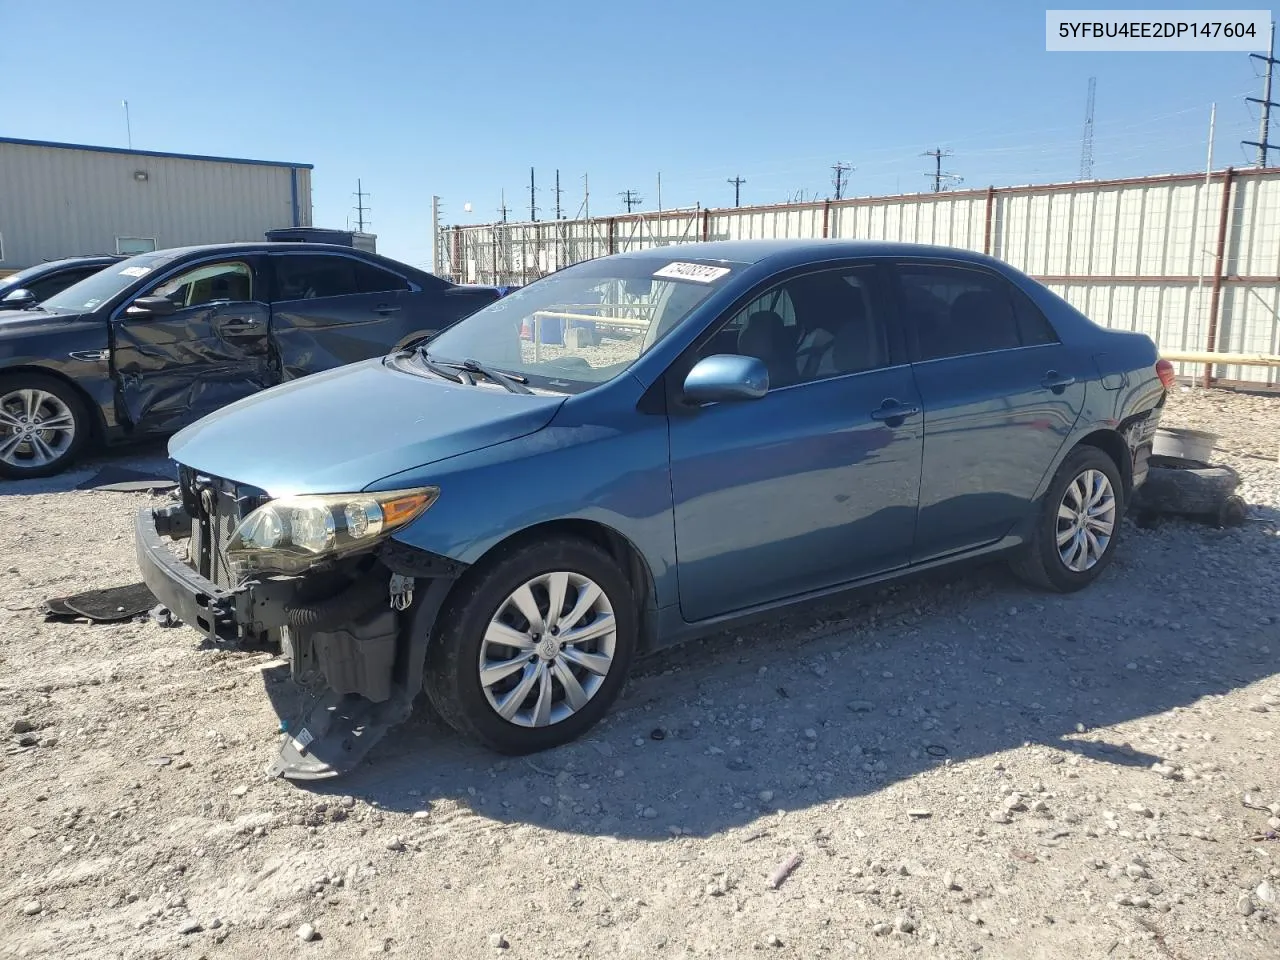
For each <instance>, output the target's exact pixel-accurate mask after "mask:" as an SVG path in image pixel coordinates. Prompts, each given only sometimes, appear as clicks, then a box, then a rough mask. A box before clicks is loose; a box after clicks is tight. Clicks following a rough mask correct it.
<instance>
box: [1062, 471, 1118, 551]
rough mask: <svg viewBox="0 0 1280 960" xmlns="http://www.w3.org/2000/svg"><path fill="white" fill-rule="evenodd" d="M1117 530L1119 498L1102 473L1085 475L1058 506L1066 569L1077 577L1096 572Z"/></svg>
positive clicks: (1076, 480) (1078, 478)
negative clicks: (1095, 568)
mask: <svg viewBox="0 0 1280 960" xmlns="http://www.w3.org/2000/svg"><path fill="white" fill-rule="evenodd" d="M1115 529H1116V495H1115V490H1114V489H1113V488H1112V486H1111V480H1110V479H1109V478H1108V477H1107V475H1106V474H1105V473H1103V472H1102V471H1101V470H1093V469H1090V470H1085V471H1083V472H1081V473H1080V474H1079V475H1078V476H1076V478H1075V479H1074V480H1073V481H1072V482H1071V483H1069V484H1067V488H1066V490H1065V491H1063V494H1062V501H1061V503H1059V504H1058V523H1057V544H1058V555H1059V556H1060V557H1061V558H1062V563H1063V565H1064V566H1065V567H1066V568H1067V569H1068V570H1070V571H1072V572H1073V573H1084V572H1085V571H1086V570H1090V569H1092V568H1093V567H1094V566H1096V565H1097V563H1098V562H1099V561H1100V560H1101V559H1102V558H1103V556H1104V555H1105V554H1106V552H1107V546H1108V545H1109V544H1110V543H1111V538H1112V536H1114V534H1115Z"/></svg>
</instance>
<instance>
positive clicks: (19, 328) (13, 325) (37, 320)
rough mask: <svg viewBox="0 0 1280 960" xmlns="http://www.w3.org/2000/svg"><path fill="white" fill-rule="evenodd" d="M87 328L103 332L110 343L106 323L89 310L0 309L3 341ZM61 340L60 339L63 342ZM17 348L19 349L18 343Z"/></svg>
mask: <svg viewBox="0 0 1280 960" xmlns="http://www.w3.org/2000/svg"><path fill="white" fill-rule="evenodd" d="M84 330H96V331H98V332H100V334H101V341H102V344H101V345H102V346H104V347H105V346H106V345H107V342H106V341H107V334H106V330H107V325H106V323H105V322H104V321H102V320H100V319H97V318H95V317H94V316H93V315H92V314H87V313H49V312H47V311H45V310H0V343H4V342H5V341H11V342H14V341H19V340H23V339H31V338H33V337H46V336H48V335H50V334H57V335H72V334H78V333H80V332H82V331H84ZM60 342H61V341H60ZM15 349H20V348H19V347H17V346H16V344H15Z"/></svg>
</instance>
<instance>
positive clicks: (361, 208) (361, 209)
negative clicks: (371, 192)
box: [355, 179, 369, 233]
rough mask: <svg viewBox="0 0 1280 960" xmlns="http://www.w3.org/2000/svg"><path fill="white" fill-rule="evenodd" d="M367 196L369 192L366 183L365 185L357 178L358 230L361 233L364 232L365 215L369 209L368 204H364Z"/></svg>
mask: <svg viewBox="0 0 1280 960" xmlns="http://www.w3.org/2000/svg"><path fill="white" fill-rule="evenodd" d="M367 196H368V194H367V193H365V192H364V185H363V184H362V183H361V182H360V181H359V180H358V179H357V180H356V192H355V198H356V229H357V230H359V231H360V232H361V233H364V224H365V219H364V215H365V212H366V211H368V210H369V208H368V207H366V206H365V205H364V198H365V197H367Z"/></svg>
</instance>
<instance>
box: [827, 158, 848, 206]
mask: <svg viewBox="0 0 1280 960" xmlns="http://www.w3.org/2000/svg"><path fill="white" fill-rule="evenodd" d="M831 169H832V170H834V171H835V176H833V177H832V178H831V182H832V183H834V184H835V187H836V199H837V200H839V199H840V198H841V197H842V196H844V183H845V174H847V173H848V172H849V171H850V170H852V169H853V167H851V166H849V164H847V163H844V162H842V161H839V160H837V161H836V162H835V163H833V164H832V165H831Z"/></svg>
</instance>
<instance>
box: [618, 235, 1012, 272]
mask: <svg viewBox="0 0 1280 960" xmlns="http://www.w3.org/2000/svg"><path fill="white" fill-rule="evenodd" d="M616 256H620V257H633V258H646V259H649V260H660V261H664V262H666V261H671V260H716V261H720V262H724V263H740V264H757V263H765V262H766V261H769V262H770V263H771V264H772V265H774V266H777V267H785V266H793V265H800V264H804V263H809V262H812V261H815V260H831V259H840V258H844V257H922V258H925V259H945V260H967V261H970V262H972V263H981V264H988V265H990V264H994V263H996V262H997V261H996V260H994V259H993V258H991V257H989V256H987V255H986V254H982V253H975V252H974V251H972V250H962V249H960V248H958V247H943V246H936V245H933V244H926V243H903V242H898V241H888V240H832V239H827V240H798V239H767V240H714V241H704V242H699V243H681V244H675V245H672V246H667V247H650V248H649V249H647V250H637V251H632V252H627V253H620V254H617V255H616Z"/></svg>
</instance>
